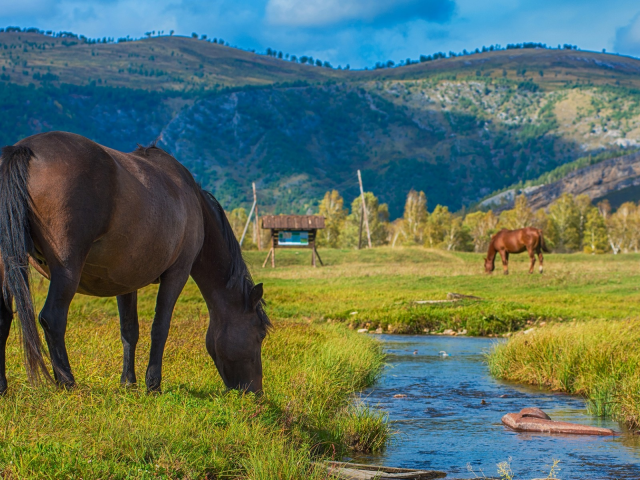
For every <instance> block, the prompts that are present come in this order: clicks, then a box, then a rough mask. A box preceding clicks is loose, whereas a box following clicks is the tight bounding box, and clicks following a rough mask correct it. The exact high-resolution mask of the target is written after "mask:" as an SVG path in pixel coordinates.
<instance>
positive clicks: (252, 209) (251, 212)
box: [240, 200, 256, 248]
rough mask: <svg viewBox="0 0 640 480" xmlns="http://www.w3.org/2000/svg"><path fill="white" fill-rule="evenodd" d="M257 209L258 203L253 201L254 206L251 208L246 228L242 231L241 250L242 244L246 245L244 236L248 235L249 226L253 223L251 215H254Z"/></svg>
mask: <svg viewBox="0 0 640 480" xmlns="http://www.w3.org/2000/svg"><path fill="white" fill-rule="evenodd" d="M255 208H256V201H255V200H254V201H253V205H252V206H251V211H250V212H249V216H248V217H247V224H246V225H245V226H244V230H243V231H242V237H241V238H240V248H242V244H243V243H244V236H245V235H246V234H247V229H248V228H249V224H250V223H251V215H253V211H254V210H255Z"/></svg>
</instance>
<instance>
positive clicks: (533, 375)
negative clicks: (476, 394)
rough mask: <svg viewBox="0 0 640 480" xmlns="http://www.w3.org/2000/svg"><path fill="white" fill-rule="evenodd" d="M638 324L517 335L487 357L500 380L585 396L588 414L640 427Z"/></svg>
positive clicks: (575, 325)
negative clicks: (589, 412)
mask: <svg viewBox="0 0 640 480" xmlns="http://www.w3.org/2000/svg"><path fill="white" fill-rule="evenodd" d="M639 342H640V321H639V320H638V319H634V320H623V321H605V320H594V321H589V322H580V323H579V322H571V323H567V324H556V325H552V326H550V327H545V328H543V329H538V330H536V331H534V332H533V333H530V334H528V335H518V336H516V337H514V338H512V339H511V340H509V342H508V343H506V344H501V345H498V346H496V347H495V348H494V350H493V351H492V352H491V354H490V355H489V356H488V357H487V358H488V362H489V367H490V370H491V373H492V374H493V375H494V376H496V377H498V378H502V379H506V380H512V381H516V382H520V383H529V384H533V385H540V386H544V387H548V388H551V389H553V390H558V391H564V392H568V393H573V394H579V395H584V396H585V397H586V398H587V399H588V405H589V409H590V410H591V412H592V413H594V414H596V415H601V416H607V417H611V418H614V419H616V420H619V421H621V422H623V423H624V424H625V425H626V426H627V427H628V428H630V429H634V430H637V429H638V428H639V427H640V351H638V344H639Z"/></svg>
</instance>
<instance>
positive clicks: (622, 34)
mask: <svg viewBox="0 0 640 480" xmlns="http://www.w3.org/2000/svg"><path fill="white" fill-rule="evenodd" d="M615 49H616V51H618V52H620V53H623V54H627V55H638V56H640V12H639V13H638V14H637V15H636V16H635V17H633V19H632V20H631V22H629V24H628V25H626V26H624V27H621V28H619V29H618V30H617V32H616V42H615Z"/></svg>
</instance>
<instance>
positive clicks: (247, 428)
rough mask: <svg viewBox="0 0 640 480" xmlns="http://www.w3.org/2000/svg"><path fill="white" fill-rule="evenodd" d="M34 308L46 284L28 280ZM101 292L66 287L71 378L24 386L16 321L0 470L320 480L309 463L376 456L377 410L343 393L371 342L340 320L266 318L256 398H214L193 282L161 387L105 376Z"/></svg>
mask: <svg viewBox="0 0 640 480" xmlns="http://www.w3.org/2000/svg"><path fill="white" fill-rule="evenodd" d="M35 284H36V299H37V302H38V303H39V304H42V300H43V295H44V293H45V289H46V286H47V282H46V281H38V280H36V282H35ZM155 293H156V288H155V287H148V288H146V289H144V290H143V291H142V292H141V296H140V315H141V342H140V345H139V355H138V362H137V371H138V374H139V376H141V374H142V372H144V369H145V367H146V365H145V363H146V360H147V358H148V357H147V355H148V348H149V340H148V338H149V330H150V323H151V316H152V314H153V308H154V299H155ZM116 312H117V310H116V304H115V301H114V299H96V298H90V297H85V296H80V295H79V296H77V297H76V299H75V300H74V302H73V303H72V309H71V313H70V319H69V326H68V331H67V346H68V350H69V356H70V359H71V362H72V367H73V369H74V373H75V376H76V379H77V382H78V387H77V388H76V389H75V390H73V391H71V392H65V391H58V390H55V389H53V388H51V387H40V388H33V387H31V386H29V384H28V383H27V380H26V376H25V373H24V368H23V366H22V364H21V359H22V355H21V351H20V347H19V337H18V333H17V329H16V328H14V329H13V332H12V335H11V338H10V340H9V348H8V355H7V356H8V377H9V391H8V393H7V395H6V396H5V397H4V398H2V399H0V478H140V479H142V478H209V479H213V478H249V479H261V480H262V479H289V478H291V479H297V478H312V479H319V478H326V474H325V472H323V471H322V470H321V469H318V468H317V467H315V466H314V465H313V463H312V462H313V461H315V460H317V459H318V458H322V457H328V458H335V457H341V456H342V455H344V454H346V453H348V452H349V451H352V450H353V451H376V450H380V449H382V448H383V447H384V444H385V442H386V440H387V437H388V435H389V430H388V427H387V424H386V418H385V417H384V415H382V414H380V413H379V412H375V411H370V410H366V409H363V408H362V406H360V405H358V403H357V402H354V401H353V394H354V393H355V392H357V391H358V390H360V389H362V388H364V387H366V386H367V385H370V384H371V383H372V382H373V381H374V380H375V378H376V376H377V374H378V373H379V371H380V369H381V366H382V362H383V356H382V354H381V350H380V348H379V346H378V345H377V343H375V342H374V341H373V340H372V339H370V338H367V337H363V336H361V335H360V336H359V335H357V334H355V333H353V332H350V331H349V330H348V329H346V328H344V327H342V326H336V325H317V324H308V323H306V322H295V321H282V320H279V321H276V322H275V328H274V330H273V332H272V333H271V334H270V335H269V336H268V337H267V340H265V344H264V349H263V362H264V388H265V394H264V395H263V396H262V397H260V398H258V397H255V396H254V395H252V394H249V395H241V394H238V393H236V392H231V393H227V392H226V389H225V387H224V385H223V383H222V381H221V380H220V377H219V375H218V373H217V372H216V370H215V367H214V365H213V362H212V361H211V359H210V358H209V356H208V354H207V353H206V350H205V347H204V334H205V331H206V327H207V322H208V320H207V315H206V310H205V307H204V304H203V301H202V300H201V298H200V296H199V293H198V292H197V289H196V287H195V285H194V284H193V283H191V282H190V283H189V284H188V285H187V287H186V289H185V291H184V292H183V295H182V296H181V298H180V301H179V303H178V305H177V307H176V313H175V315H174V320H173V323H172V327H171V332H170V335H169V341H168V344H167V348H166V350H165V362H164V368H163V373H164V379H163V393H162V394H160V395H148V394H147V393H146V392H145V390H144V387H143V386H141V387H140V388H139V389H138V388H128V389H127V388H123V387H120V384H119V375H120V369H121V355H122V353H121V345H120V338H119V328H118V320H117V313H116Z"/></svg>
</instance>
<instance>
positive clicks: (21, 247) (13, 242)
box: [0, 146, 51, 383]
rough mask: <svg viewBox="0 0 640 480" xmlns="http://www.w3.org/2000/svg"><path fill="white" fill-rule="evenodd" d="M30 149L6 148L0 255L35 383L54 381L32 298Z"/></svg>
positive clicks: (0, 174)
mask: <svg viewBox="0 0 640 480" xmlns="http://www.w3.org/2000/svg"><path fill="white" fill-rule="evenodd" d="M32 156H33V152H32V151H31V149H30V148H29V147H25V146H16V147H4V148H3V149H2V156H1V157H0V255H2V263H3V264H4V282H3V284H2V293H3V296H4V302H5V304H6V306H7V308H8V309H9V310H11V299H12V298H14V299H15V301H16V308H17V311H18V316H19V318H20V325H21V326H22V343H23V345H24V356H25V359H24V360H25V367H26V369H27V375H28V377H29V380H30V381H31V382H32V383H38V381H39V380H40V377H41V376H44V377H45V378H46V379H47V380H51V376H50V375H49V372H48V370H47V367H46V365H45V363H44V359H43V357H42V341H41V340H40V335H39V334H38V329H37V327H36V319H35V312H34V307H33V299H32V297H31V290H30V288H29V251H31V250H32V249H33V240H32V238H31V232H30V227H29V211H30V207H31V196H30V195H29V191H28V189H27V185H28V180H29V161H30V160H31V157H32Z"/></svg>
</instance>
